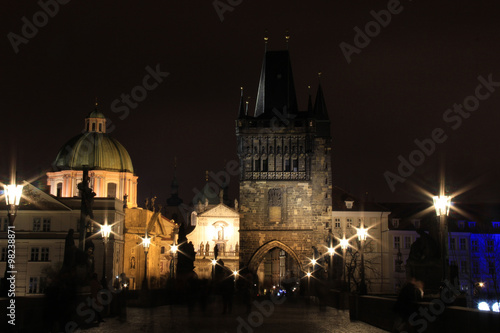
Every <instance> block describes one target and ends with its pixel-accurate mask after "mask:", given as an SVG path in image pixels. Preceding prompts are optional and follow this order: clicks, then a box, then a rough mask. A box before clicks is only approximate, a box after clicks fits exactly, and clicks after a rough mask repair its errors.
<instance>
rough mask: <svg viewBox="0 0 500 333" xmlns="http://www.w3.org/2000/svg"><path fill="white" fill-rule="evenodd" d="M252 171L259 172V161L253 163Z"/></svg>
mask: <svg viewBox="0 0 500 333" xmlns="http://www.w3.org/2000/svg"><path fill="white" fill-rule="evenodd" d="M253 171H260V159H256V160H254V161H253Z"/></svg>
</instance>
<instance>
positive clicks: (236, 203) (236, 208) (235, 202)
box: [234, 199, 238, 211]
mask: <svg viewBox="0 0 500 333" xmlns="http://www.w3.org/2000/svg"><path fill="white" fill-rule="evenodd" d="M234 210H236V211H238V199H234Z"/></svg>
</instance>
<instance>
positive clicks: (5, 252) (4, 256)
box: [0, 247, 7, 261]
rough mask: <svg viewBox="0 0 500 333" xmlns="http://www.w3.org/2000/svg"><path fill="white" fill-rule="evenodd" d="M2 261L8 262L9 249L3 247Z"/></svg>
mask: <svg viewBox="0 0 500 333" xmlns="http://www.w3.org/2000/svg"><path fill="white" fill-rule="evenodd" d="M0 261H7V248H6V247H2V255H1V257H0Z"/></svg>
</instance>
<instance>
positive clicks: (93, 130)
mask: <svg viewBox="0 0 500 333" xmlns="http://www.w3.org/2000/svg"><path fill="white" fill-rule="evenodd" d="M92 132H95V123H92Z"/></svg>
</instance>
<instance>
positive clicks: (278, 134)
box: [236, 51, 332, 274]
mask: <svg viewBox="0 0 500 333" xmlns="http://www.w3.org/2000/svg"><path fill="white" fill-rule="evenodd" d="M288 61H289V58H288V52H286V51H277V52H267V53H266V58H265V63H264V66H263V72H262V74H261V84H260V86H259V95H258V96H265V97H262V98H261V99H259V98H258V102H257V103H258V104H257V106H256V110H258V112H257V111H256V116H255V117H251V116H248V115H246V113H245V112H244V111H242V109H241V108H240V116H239V117H238V119H237V121H236V136H237V143H238V156H239V159H240V165H241V166H242V167H241V177H240V218H241V220H240V266H241V267H249V268H250V270H252V271H253V272H256V271H257V269H258V267H259V264H260V263H261V262H262V260H263V259H264V257H265V256H266V254H267V252H269V251H270V250H272V249H273V248H280V249H281V250H284V251H285V252H286V254H287V255H288V256H289V257H291V258H294V260H295V261H296V264H297V267H296V268H298V270H303V268H304V267H305V266H306V265H307V264H308V262H309V259H308V258H312V257H313V253H314V249H313V247H316V248H318V247H319V246H321V245H324V244H325V237H326V236H327V234H328V231H327V227H328V225H329V223H330V222H331V217H332V215H331V211H332V178H331V177H332V169H331V137H330V129H329V128H330V122H329V120H328V116H327V115H326V109H324V108H323V109H322V110H316V109H315V110H313V109H312V107H311V108H310V110H308V111H304V112H298V111H297V110H294V109H293V107H294V105H296V101H292V102H290V100H293V99H294V98H295V91H294V88H293V79H292V78H291V68H289V69H287V68H286V66H285V65H283V62H285V63H286V62H288ZM276 78H278V80H276ZM285 80H288V82H285V83H283V81H285ZM283 84H285V86H283ZM290 85H292V86H290ZM271 86H272V87H271ZM276 87H277V88H276ZM292 90H293V91H292ZM276 91H280V92H283V94H285V95H287V94H288V95H287V96H270V95H271V94H273V93H274V92H276ZM320 94H321V95H320ZM319 99H320V100H321V101H319V102H318V100H319ZM260 100H262V102H259V101H260ZM283 101H284V102H283ZM282 102H283V103H288V104H286V105H284V107H283V105H281V104H279V103H282ZM259 103H261V104H259ZM273 103H275V104H273ZM276 103H278V104H276ZM242 105H243V103H242ZM316 105H317V106H320V105H324V101H323V97H322V92H321V88H319V89H318V97H317V99H316ZM287 107H288V108H287ZM279 110H283V113H281V111H279ZM297 273H299V274H301V272H297Z"/></svg>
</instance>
